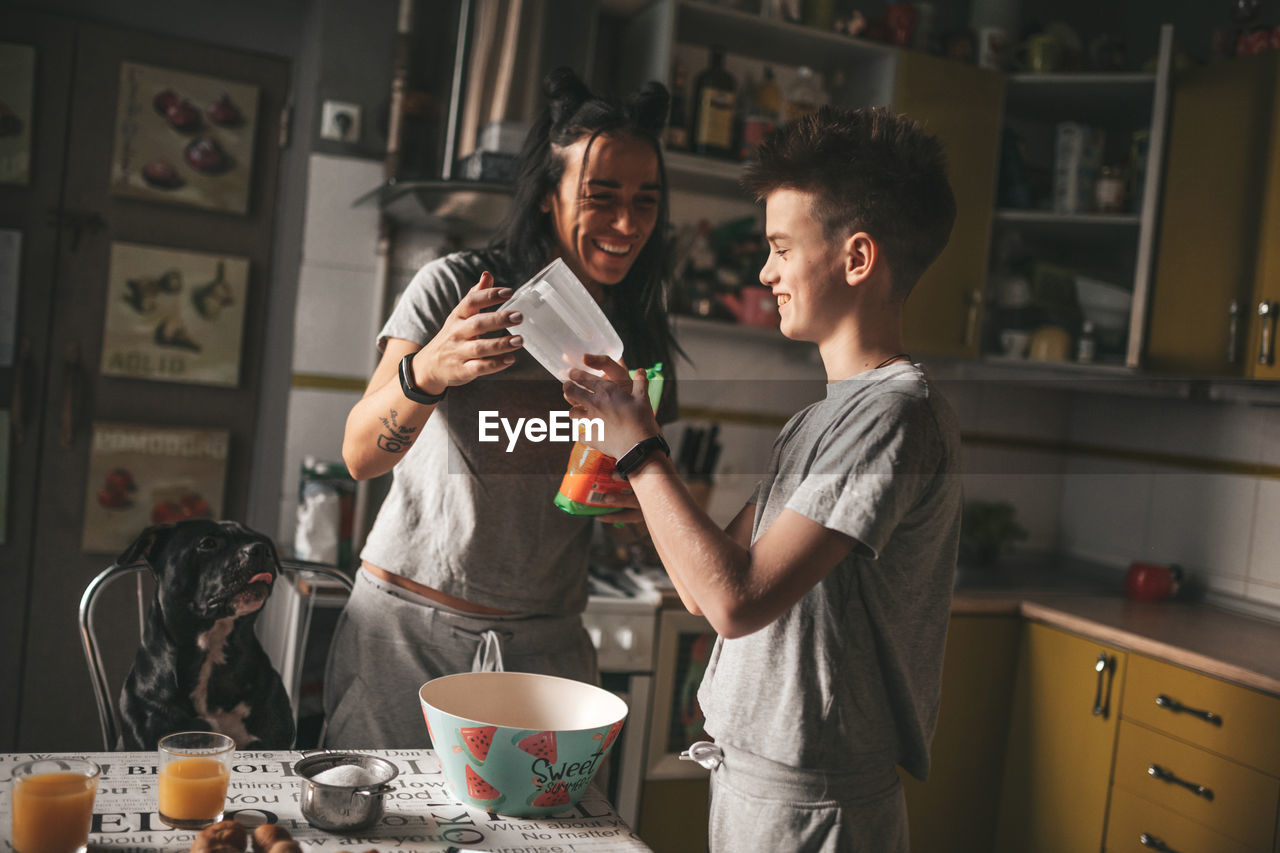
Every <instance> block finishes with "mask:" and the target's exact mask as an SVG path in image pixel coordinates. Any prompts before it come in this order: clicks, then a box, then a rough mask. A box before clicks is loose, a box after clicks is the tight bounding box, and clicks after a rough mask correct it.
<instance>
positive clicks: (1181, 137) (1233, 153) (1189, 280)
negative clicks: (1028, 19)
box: [1147, 51, 1280, 380]
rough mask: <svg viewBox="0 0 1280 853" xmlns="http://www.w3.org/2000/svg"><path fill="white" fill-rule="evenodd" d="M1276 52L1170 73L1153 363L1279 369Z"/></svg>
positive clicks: (1240, 371) (1239, 373) (1269, 373)
mask: <svg viewBox="0 0 1280 853" xmlns="http://www.w3.org/2000/svg"><path fill="white" fill-rule="evenodd" d="M1278 81H1280V54H1277V53H1276V52H1274V51H1273V52H1271V53H1268V54H1261V55H1258V56H1249V57H1241V58H1239V59H1234V60H1231V61H1230V62H1221V63H1216V64H1213V65H1208V66H1204V67H1201V68H1194V69H1189V70H1187V71H1184V72H1181V73H1179V74H1178V75H1177V78H1176V79H1175V81H1174V87H1173V89H1174V94H1173V125H1172V128H1171V130H1170V136H1169V157H1168V165H1167V168H1166V178H1165V183H1166V185H1167V188H1166V191H1165V200H1164V209H1163V214H1162V217H1161V223H1160V249H1159V254H1158V256H1157V262H1156V284H1155V291H1154V296H1153V303H1152V311H1151V329H1150V343H1149V347H1148V358H1147V361H1148V364H1149V366H1150V367H1151V368H1153V369H1157V370H1161V371H1166V372H1176V373H1180V374H1185V375H1191V376H1227V377H1243V378H1248V379H1269V380H1274V379H1276V378H1280V367H1277V365H1276V357H1275V348H1276V332H1277V328H1276V314H1277V313H1280V85H1277V82H1278Z"/></svg>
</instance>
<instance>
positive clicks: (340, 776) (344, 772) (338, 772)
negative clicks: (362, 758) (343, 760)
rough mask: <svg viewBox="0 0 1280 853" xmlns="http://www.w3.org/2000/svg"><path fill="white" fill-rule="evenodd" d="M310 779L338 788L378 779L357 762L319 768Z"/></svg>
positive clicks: (354, 786) (352, 786)
mask: <svg viewBox="0 0 1280 853" xmlns="http://www.w3.org/2000/svg"><path fill="white" fill-rule="evenodd" d="M311 781H312V782H319V783H320V784H321V785H334V786H337V787H340V788H358V787H360V786H362V785H373V784H376V783H377V781H378V779H377V777H376V776H374V775H373V774H372V773H370V772H369V771H368V770H365V769H364V768H363V767H361V766H360V765H358V764H339V765H338V766H336V767H330V768H328V769H327V770H321V771H320V772H319V773H317V774H316V775H314V776H312V777H311Z"/></svg>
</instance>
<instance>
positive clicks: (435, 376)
mask: <svg viewBox="0 0 1280 853" xmlns="http://www.w3.org/2000/svg"><path fill="white" fill-rule="evenodd" d="M511 293H512V291H511V288H509V287H494V286H493V275H491V274H490V273H489V272H488V271H486V272H484V273H481V275H480V281H479V282H477V283H476V286H475V287H473V288H471V289H470V290H469V291H467V295H466V296H464V297H462V300H461V301H460V302H459V303H458V304H457V305H455V306H454V308H453V310H452V311H450V312H449V316H448V317H447V318H446V319H445V321H444V325H443V326H441V327H440V331H439V332H437V333H436V334H435V336H434V337H432V338H431V340H430V341H428V342H427V345H426V346H424V347H423V348H422V349H421V350H419V351H418V353H417V355H415V356H414V357H413V376H414V381H415V382H416V383H417V385H418V387H419V388H421V389H423V390H424V391H426V392H427V393H429V394H440V393H443V391H444V390H445V388H447V387H449V386H450V385H465V384H467V383H468V382H470V381H471V380H473V379H475V378H476V377H477V376H484V375H485V374H488V373H497V372H498V371H499V370H505V369H506V368H508V367H510V366H511V365H512V364H514V363H515V360H516V357H515V352H514V351H515V350H517V349H519V348H520V347H521V346H522V345H523V344H524V338H522V337H521V336H520V335H506V336H501V337H494V338H482V337H481V335H484V334H487V333H489V332H494V331H497V330H499V329H507V328H510V327H511V326H515V325H517V324H519V323H520V322H521V321H522V320H523V319H524V317H523V315H522V314H520V312H519V311H491V312H488V313H482V312H483V311H484V309H485V308H488V307H490V306H491V305H497V304H498V303H500V302H503V301H505V300H507V299H510V298H511Z"/></svg>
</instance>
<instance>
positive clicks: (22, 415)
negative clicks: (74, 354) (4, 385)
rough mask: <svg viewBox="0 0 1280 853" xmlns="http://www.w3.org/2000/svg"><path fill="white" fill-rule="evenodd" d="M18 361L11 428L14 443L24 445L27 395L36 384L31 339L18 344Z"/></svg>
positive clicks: (26, 338) (14, 383)
mask: <svg viewBox="0 0 1280 853" xmlns="http://www.w3.org/2000/svg"><path fill="white" fill-rule="evenodd" d="M17 349H18V360H17V363H16V364H15V365H14V368H13V396H12V398H10V400H9V422H10V423H9V427H10V431H11V432H12V433H13V443H14V444H15V445H19V444H22V443H23V442H24V441H26V440H27V416H28V415H29V414H30V412H29V411H28V409H27V395H28V394H30V393H31V389H32V387H33V386H34V384H35V382H34V380H33V378H32V376H31V339H30V338H28V337H25V336H24V337H23V338H22V340H21V341H19V342H18V347H17Z"/></svg>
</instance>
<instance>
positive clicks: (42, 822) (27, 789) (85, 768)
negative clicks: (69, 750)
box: [12, 758, 100, 853]
mask: <svg viewBox="0 0 1280 853" xmlns="http://www.w3.org/2000/svg"><path fill="white" fill-rule="evenodd" d="M99 772H100V771H99V769H98V765H96V764H94V763H93V762H92V761H84V760H82V759H79V758H45V759H41V760H39V761H28V762H26V763H24V764H19V765H18V766H17V767H15V768H13V813H12V816H13V849H14V850H16V851H17V853H80V852H81V851H84V850H85V849H87V848H88V846H89V826H90V824H91V822H92V820H93V798H94V797H95V796H96V795H97V793H98V775H99Z"/></svg>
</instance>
